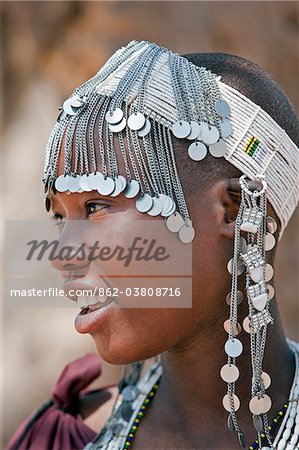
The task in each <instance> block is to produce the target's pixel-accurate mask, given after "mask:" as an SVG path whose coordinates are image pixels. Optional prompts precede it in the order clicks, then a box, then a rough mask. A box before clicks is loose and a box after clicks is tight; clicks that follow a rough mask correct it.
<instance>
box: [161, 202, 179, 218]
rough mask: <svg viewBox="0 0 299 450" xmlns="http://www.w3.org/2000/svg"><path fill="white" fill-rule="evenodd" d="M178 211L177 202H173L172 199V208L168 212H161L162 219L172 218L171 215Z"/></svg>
mask: <svg viewBox="0 0 299 450" xmlns="http://www.w3.org/2000/svg"><path fill="white" fill-rule="evenodd" d="M175 210H176V204H175V201H174V200H172V198H171V199H170V207H169V208H168V209H167V210H164V209H163V210H162V212H161V216H162V217H168V216H171V214H173V213H174V212H175Z"/></svg>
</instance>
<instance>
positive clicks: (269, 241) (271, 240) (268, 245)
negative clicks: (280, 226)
mask: <svg viewBox="0 0 299 450" xmlns="http://www.w3.org/2000/svg"><path fill="white" fill-rule="evenodd" d="M275 244H276V240H275V237H274V236H273V234H271V233H266V236H265V250H266V252H268V251H269V250H272V248H273V247H275Z"/></svg>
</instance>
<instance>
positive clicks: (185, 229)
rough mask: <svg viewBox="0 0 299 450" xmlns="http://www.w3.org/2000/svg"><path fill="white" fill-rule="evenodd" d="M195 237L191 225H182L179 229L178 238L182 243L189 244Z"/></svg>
mask: <svg viewBox="0 0 299 450" xmlns="http://www.w3.org/2000/svg"><path fill="white" fill-rule="evenodd" d="M194 237H195V230H194V228H193V226H192V225H189V226H187V225H183V226H182V227H181V228H180V230H179V238H180V240H181V241H182V242H184V244H189V243H190V242H192V241H193V239H194Z"/></svg>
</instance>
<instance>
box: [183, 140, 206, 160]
mask: <svg viewBox="0 0 299 450" xmlns="http://www.w3.org/2000/svg"><path fill="white" fill-rule="evenodd" d="M207 153H208V149H207V147H206V146H205V144H203V143H202V142H198V141H195V142H192V144H191V145H189V147H188V155H189V156H190V158H191V159H193V161H201V160H202V159H204V158H205V157H206V155H207Z"/></svg>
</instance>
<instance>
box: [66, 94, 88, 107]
mask: <svg viewBox="0 0 299 450" xmlns="http://www.w3.org/2000/svg"><path fill="white" fill-rule="evenodd" d="M69 103H70V105H71V106H74V107H75V108H80V107H81V106H82V105H83V103H84V102H83V101H82V99H81V97H80V95H78V94H74V95H73V96H72V97H71V98H70V99H69Z"/></svg>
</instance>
